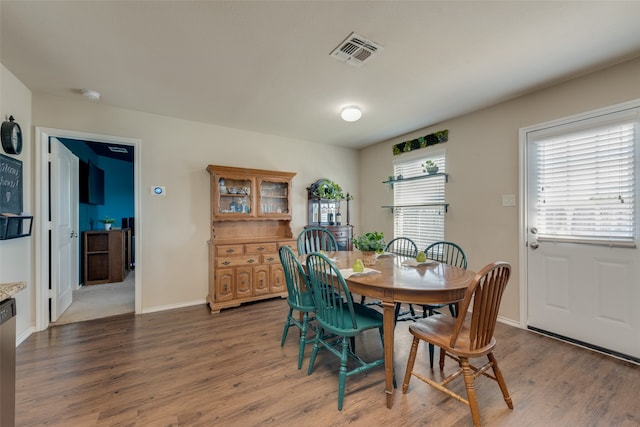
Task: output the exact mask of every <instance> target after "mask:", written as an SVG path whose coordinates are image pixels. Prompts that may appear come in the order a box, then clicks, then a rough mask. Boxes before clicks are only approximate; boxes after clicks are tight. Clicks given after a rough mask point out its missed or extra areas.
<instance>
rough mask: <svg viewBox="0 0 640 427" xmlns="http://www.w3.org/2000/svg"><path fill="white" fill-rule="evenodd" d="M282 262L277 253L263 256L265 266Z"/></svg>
mask: <svg viewBox="0 0 640 427" xmlns="http://www.w3.org/2000/svg"><path fill="white" fill-rule="evenodd" d="M279 262H280V255H278V253H277V252H272V253H270V254H264V255H262V263H263V264H278V263H279Z"/></svg>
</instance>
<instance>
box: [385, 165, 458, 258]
mask: <svg viewBox="0 0 640 427" xmlns="http://www.w3.org/2000/svg"><path fill="white" fill-rule="evenodd" d="M427 160H432V161H433V162H435V163H436V164H437V165H438V168H439V171H438V172H439V173H444V172H445V155H444V152H443V153H439V154H435V155H433V154H432V155H430V156H428V157H427V156H425V157H419V158H413V159H410V160H403V161H400V162H397V163H395V164H394V174H395V176H396V177H398V175H402V178H403V180H400V181H396V182H395V183H394V188H393V190H394V192H393V194H394V202H393V204H394V209H393V217H394V219H393V223H394V227H393V233H394V237H408V238H410V239H412V240H413V241H414V242H416V245H418V249H420V250H422V249H425V248H426V247H427V246H429V245H430V244H431V243H433V242H437V241H440V240H444V217H445V213H446V205H445V181H446V175H437V176H434V177H429V178H424V179H408V178H413V177H418V176H424V175H425V174H426V172H425V171H424V170H423V167H422V164H423V163H424V162H426V161H427ZM388 240H391V239H388Z"/></svg>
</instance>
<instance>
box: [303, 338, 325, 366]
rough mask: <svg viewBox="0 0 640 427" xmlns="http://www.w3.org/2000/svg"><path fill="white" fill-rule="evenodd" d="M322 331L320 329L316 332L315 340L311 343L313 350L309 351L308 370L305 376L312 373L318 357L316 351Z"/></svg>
mask: <svg viewBox="0 0 640 427" xmlns="http://www.w3.org/2000/svg"><path fill="white" fill-rule="evenodd" d="M323 333H324V331H323V330H322V329H320V328H318V330H317V331H316V340H315V341H314V343H313V350H312V351H311V357H310V358H309V368H308V369H307V375H311V373H312V372H313V364H314V363H315V362H316V356H317V355H318V349H319V348H320V337H321V336H322V334H323Z"/></svg>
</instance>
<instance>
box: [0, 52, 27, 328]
mask: <svg viewBox="0 0 640 427" xmlns="http://www.w3.org/2000/svg"><path fill="white" fill-rule="evenodd" d="M9 116H13V117H14V118H15V121H16V122H17V123H18V124H19V125H20V129H21V130H22V153H21V154H18V155H14V154H6V153H4V151H0V152H2V154H5V155H7V156H9V157H13V158H16V159H18V160H20V161H22V179H23V187H22V188H23V194H22V198H23V202H22V209H23V211H24V212H29V213H31V214H33V209H32V207H33V201H34V199H33V191H32V183H33V168H32V167H31V165H32V162H33V149H32V144H31V143H30V140H31V135H32V132H31V91H29V89H27V87H26V86H25V85H23V84H22V83H21V82H20V80H18V79H17V78H16V77H15V76H14V75H13V74H12V73H11V72H10V71H9V70H7V69H6V68H5V67H4V66H3V65H1V64H0V117H1V118H2V120H0V121H5V120H6V119H7V118H8V117H9ZM33 253H34V237H33V236H31V237H21V238H19V239H11V240H0V283H8V282H22V281H24V282H27V288H26V289H25V290H23V291H21V292H19V293H17V294H16V295H15V298H16V303H17V311H18V316H17V319H16V330H17V331H18V332H17V333H18V337H19V338H23V337H25V336H27V335H28V334H29V333H30V327H31V326H32V325H33V323H32V322H31V318H32V313H33V310H34V306H35V298H32V295H33V293H34V284H33V277H34V268H33V262H32V260H33Z"/></svg>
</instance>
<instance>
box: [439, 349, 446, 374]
mask: <svg viewBox="0 0 640 427" xmlns="http://www.w3.org/2000/svg"><path fill="white" fill-rule="evenodd" d="M445 354H446V353H445V351H444V350H443V349H440V370H441V371H443V370H444V355H445Z"/></svg>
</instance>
